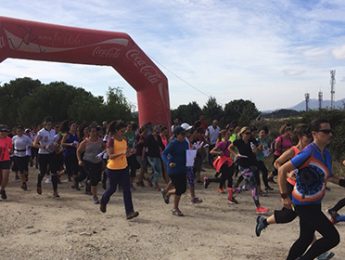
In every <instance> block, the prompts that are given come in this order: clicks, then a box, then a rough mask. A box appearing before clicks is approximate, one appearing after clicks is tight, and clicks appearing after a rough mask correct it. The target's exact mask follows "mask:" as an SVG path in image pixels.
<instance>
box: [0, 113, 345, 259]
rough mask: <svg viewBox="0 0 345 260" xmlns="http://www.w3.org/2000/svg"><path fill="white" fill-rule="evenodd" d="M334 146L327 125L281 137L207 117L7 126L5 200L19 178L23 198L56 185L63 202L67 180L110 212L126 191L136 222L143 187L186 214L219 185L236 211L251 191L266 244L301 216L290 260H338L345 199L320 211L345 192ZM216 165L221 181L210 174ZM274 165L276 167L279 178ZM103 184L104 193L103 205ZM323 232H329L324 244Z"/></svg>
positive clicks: (2, 130)
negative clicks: (185, 204)
mask: <svg viewBox="0 0 345 260" xmlns="http://www.w3.org/2000/svg"><path fill="white" fill-rule="evenodd" d="M331 139H332V129H331V125H330V123H329V122H328V121H327V120H322V119H319V120H314V121H313V122H311V123H310V125H306V124H299V125H296V126H292V125H289V124H284V125H282V126H281V128H280V133H279V135H278V136H276V137H275V138H272V137H271V136H270V135H269V129H268V127H266V126H265V127H260V128H259V129H258V128H257V127H255V126H236V125H232V124H229V125H227V126H226V127H225V128H224V129H221V128H220V127H219V126H218V121H217V120H214V121H213V122H212V124H211V125H208V124H207V123H206V121H205V120H204V119H203V118H201V120H199V121H197V122H195V123H193V124H188V123H181V122H179V120H178V119H177V120H175V121H174V123H173V125H172V126H171V129H168V128H167V127H165V126H160V125H153V124H146V125H144V126H142V127H140V128H139V127H138V126H137V124H135V123H128V124H125V123H123V122H121V121H113V122H110V123H109V124H107V123H106V122H103V124H102V125H98V124H97V123H92V124H90V125H78V124H76V123H75V122H68V121H65V122H62V123H61V124H59V125H55V124H54V125H53V122H52V120H51V119H50V118H46V119H45V120H44V122H43V124H42V126H41V127H38V128H36V129H34V128H32V129H29V128H27V129H25V128H24V127H23V126H17V127H15V128H13V130H11V129H9V128H8V127H7V126H6V125H0V185H1V188H0V195H1V200H6V199H7V193H6V186H7V184H8V182H9V178H10V172H11V171H13V172H14V173H15V174H14V176H15V178H16V180H18V181H19V182H20V188H21V189H22V190H23V191H28V186H29V185H30V186H34V185H35V189H36V191H37V193H38V194H42V193H43V192H46V191H43V189H42V182H43V181H45V182H49V183H51V185H52V189H53V196H54V197H55V198H58V197H60V194H59V190H58V187H59V184H61V182H62V181H65V180H66V181H68V182H70V183H71V188H73V189H76V190H80V189H81V187H82V186H84V187H85V193H86V194H88V195H91V197H92V202H93V203H95V204H99V209H100V211H101V212H103V213H105V212H106V211H107V204H108V202H109V200H110V198H111V196H112V194H114V193H115V192H116V190H117V189H118V188H121V190H122V193H123V202H124V207H125V213H126V218H127V219H132V218H135V217H137V216H138V215H139V212H137V211H135V210H134V206H133V203H132V191H133V190H135V189H138V188H140V187H144V186H149V187H152V189H153V190H154V191H157V193H158V196H162V198H163V201H164V203H166V204H169V203H170V198H171V197H173V203H172V204H173V208H172V214H173V215H176V216H183V215H184V214H183V212H182V211H181V209H180V198H181V196H182V195H183V194H184V193H185V192H186V190H187V187H188V189H189V192H190V196H191V203H193V204H197V203H202V202H203V201H202V199H201V198H199V197H198V196H197V195H196V189H195V186H196V185H197V183H199V184H200V185H203V187H204V188H205V189H207V188H208V187H209V186H210V185H211V184H212V183H217V185H218V192H219V193H227V201H226V203H227V204H228V205H229V206H230V207H231V205H232V204H238V203H241V202H240V201H241V200H240V196H245V191H250V194H251V197H252V199H253V202H254V207H255V212H256V213H257V214H258V217H257V219H256V228H255V232H256V235H257V236H258V237H259V236H260V235H261V233H262V231H263V230H264V229H267V227H268V226H269V225H272V224H283V223H289V222H291V221H293V220H294V219H295V218H297V217H298V218H299V220H300V236H299V238H298V239H297V240H296V242H295V243H294V244H293V245H292V247H291V249H290V251H289V253H288V257H287V259H289V260H294V259H315V258H317V259H321V260H322V259H331V258H332V257H333V256H334V253H332V252H330V251H329V250H330V249H332V248H333V247H335V246H336V245H337V244H338V243H339V241H340V238H339V233H338V232H337V230H336V228H335V227H334V224H335V223H337V222H339V221H344V220H345V216H342V215H339V214H338V211H339V210H340V209H341V208H342V207H344V206H345V198H344V199H342V200H340V201H339V202H337V203H335V204H336V205H335V206H334V207H332V208H331V209H329V210H328V214H329V218H328V217H327V216H326V215H325V214H324V213H323V212H322V211H321V202H322V199H323V196H324V194H325V192H326V184H327V181H331V182H333V183H336V184H338V185H340V186H342V187H345V179H340V178H338V177H336V176H334V175H333V174H332V162H331V155H330V153H329V150H328V149H327V145H328V144H329V143H330V142H331ZM268 157H273V166H272V167H271V166H270V165H269V166H268V165H266V163H267V160H266V158H268ZM343 164H344V166H345V161H344V162H343ZM29 166H31V167H32V168H30V167H29ZM209 166H211V167H212V168H213V169H214V176H210V175H209V174H208V175H206V174H203V171H205V170H204V167H209ZM34 167H36V168H37V169H38V174H37V182H36V183H35V184H32V183H30V184H29V183H28V180H29V178H28V177H29V171H32V169H33V168H34ZM268 168H272V169H274V170H273V171H271V173H270V171H269V170H268ZM269 173H270V174H269ZM203 175H205V176H203ZM275 182H277V183H278V187H279V193H280V196H281V199H282V201H283V207H282V209H280V210H274V211H273V214H272V215H271V216H268V215H269V209H268V208H266V207H264V206H263V204H262V201H264V198H261V199H260V197H265V196H267V194H268V193H270V192H271V191H272V190H273V188H272V187H271V186H270V183H275ZM99 183H101V186H102V188H103V189H104V191H103V195H102V196H101V198H99V197H98V194H99V191H98V186H99ZM262 184H263V185H262ZM224 203H225V202H224ZM263 215H266V217H265V216H263ZM267 216H268V217H267ZM315 231H318V232H319V233H320V234H321V236H322V237H321V238H320V239H316V237H315V234H314V233H315Z"/></svg>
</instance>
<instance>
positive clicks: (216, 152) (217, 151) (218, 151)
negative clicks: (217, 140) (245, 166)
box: [210, 146, 223, 155]
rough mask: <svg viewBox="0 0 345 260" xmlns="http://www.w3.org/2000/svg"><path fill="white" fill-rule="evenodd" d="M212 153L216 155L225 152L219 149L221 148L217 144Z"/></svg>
mask: <svg viewBox="0 0 345 260" xmlns="http://www.w3.org/2000/svg"><path fill="white" fill-rule="evenodd" d="M210 154H214V155H222V154H223V152H222V151H220V150H219V148H218V147H217V146H215V147H214V148H213V149H212V150H211V151H210Z"/></svg>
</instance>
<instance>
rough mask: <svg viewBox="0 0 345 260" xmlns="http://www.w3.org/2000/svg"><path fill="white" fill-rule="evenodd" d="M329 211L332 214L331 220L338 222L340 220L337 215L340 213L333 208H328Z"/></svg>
mask: <svg viewBox="0 0 345 260" xmlns="http://www.w3.org/2000/svg"><path fill="white" fill-rule="evenodd" d="M327 212H328V214H329V215H330V216H331V222H332V223H333V224H336V223H337V222H338V221H337V217H338V216H339V214H338V213H337V212H336V211H335V210H332V209H328V210H327Z"/></svg>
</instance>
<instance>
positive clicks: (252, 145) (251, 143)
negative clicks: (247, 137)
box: [250, 142, 256, 151]
mask: <svg viewBox="0 0 345 260" xmlns="http://www.w3.org/2000/svg"><path fill="white" fill-rule="evenodd" d="M250 148H252V151H254V150H255V148H256V146H255V144H254V143H253V142H250Z"/></svg>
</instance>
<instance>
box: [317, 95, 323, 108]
mask: <svg viewBox="0 0 345 260" xmlns="http://www.w3.org/2000/svg"><path fill="white" fill-rule="evenodd" d="M318 95H319V110H321V109H322V96H323V94H322V91H319V94H318Z"/></svg>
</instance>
